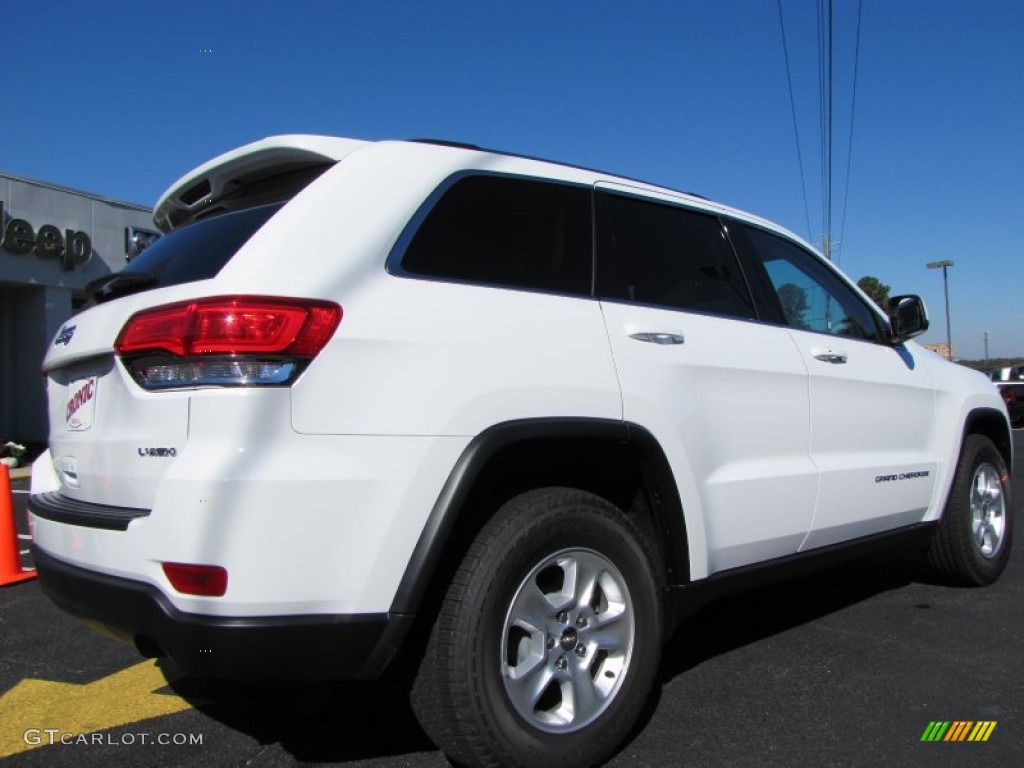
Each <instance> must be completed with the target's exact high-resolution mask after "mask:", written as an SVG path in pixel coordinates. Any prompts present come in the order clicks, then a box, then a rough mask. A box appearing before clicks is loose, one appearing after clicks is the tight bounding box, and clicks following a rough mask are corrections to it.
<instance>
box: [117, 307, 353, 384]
mask: <svg viewBox="0 0 1024 768" xmlns="http://www.w3.org/2000/svg"><path fill="white" fill-rule="evenodd" d="M341 315H342V310H341V307H340V306H338V305H337V304H333V303H330V302H324V301H311V300H303V299H282V298H272V297H265V296H218V297H214V298H207V299H196V300H194V301H186V302H180V303H177V304H167V305H165V306H162V307H155V308H153V309H147V310H144V311H142V312H138V313H136V314H135V315H133V316H132V317H131V318H130V319H129V320H128V322H127V323H126V324H125V326H124V328H123V329H122V330H121V333H120V334H119V335H118V337H117V341H116V342H115V343H114V351H115V352H116V353H117V354H118V356H120V357H121V358H122V359H123V360H124V361H125V364H126V365H127V366H128V369H129V371H130V372H131V374H132V376H133V377H134V378H135V380H136V381H137V382H138V383H139V384H141V385H142V386H143V387H146V388H147V389H165V388H171V387H195V386H253V385H267V384H287V383H289V382H290V381H292V380H294V378H295V377H296V376H297V375H298V374H299V373H300V372H301V371H302V369H303V368H304V367H305V366H306V365H307V364H308V363H309V361H310V360H312V359H313V358H314V357H316V355H317V354H318V353H319V352H320V350H321V349H323V347H324V345H326V344H327V342H328V341H330V339H331V337H332V336H333V335H334V331H335V330H336V329H337V327H338V324H339V323H340V322H341Z"/></svg>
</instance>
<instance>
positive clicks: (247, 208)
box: [43, 136, 362, 509]
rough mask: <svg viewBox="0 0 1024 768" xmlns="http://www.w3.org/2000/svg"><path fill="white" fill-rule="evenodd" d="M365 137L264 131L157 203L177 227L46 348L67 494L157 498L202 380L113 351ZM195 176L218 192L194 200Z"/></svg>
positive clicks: (117, 502)
mask: <svg viewBox="0 0 1024 768" xmlns="http://www.w3.org/2000/svg"><path fill="white" fill-rule="evenodd" d="M303 139H305V140H307V141H306V144H305V145H303ZM361 145H362V142H355V141H349V140H345V139H325V138H323V137H295V136H289V137H279V138H276V139H266V140H263V141H261V142H256V143H255V144H253V145H249V147H243V148H241V149H239V150H235V151H233V152H230V153H227V154H226V155H222V156H221V157H220V158H218V159H217V160H215V161H211V162H210V163H207V164H205V165H203V166H200V168H198V169H196V170H195V171H193V172H191V173H190V174H187V175H186V176H185V177H183V178H182V179H180V180H179V181H178V182H177V183H176V184H175V185H174V186H172V187H171V189H170V190H168V192H167V193H166V194H165V195H164V196H163V197H162V198H161V201H160V202H159V203H158V205H157V213H158V214H159V216H162V217H163V221H162V224H161V229H163V230H164V231H165V232H168V231H169V232H170V234H167V235H165V236H163V237H161V238H160V239H159V240H157V241H156V243H154V244H153V245H151V246H150V247H149V248H148V249H147V250H146V251H144V252H143V253H142V254H141V255H140V256H139V257H138V258H136V259H135V260H134V261H133V262H131V263H130V264H128V265H127V266H126V267H125V269H123V270H122V271H120V272H118V273H114V274H111V275H107V276H105V277H102V278H100V279H98V280H96V281H93V283H92V284H90V291H91V293H92V295H93V297H94V298H93V300H92V302H91V304H92V306H90V307H88V308H87V309H86V310H85V311H83V312H81V313H80V314H78V315H76V316H75V317H72V318H71V319H70V320H68V321H67V322H66V323H65V324H64V325H63V327H62V328H61V329H60V331H59V332H58V334H57V336H56V338H55V339H54V340H53V342H52V343H51V344H50V346H49V348H48V350H47V354H46V357H45V360H44V363H43V371H44V376H45V379H46V386H47V395H48V401H49V417H50V451H51V454H52V457H53V461H54V468H55V470H56V472H57V475H58V478H59V480H60V483H61V488H60V492H61V494H62V495H64V496H65V497H68V498H70V499H74V500H78V501H84V502H91V503H95V504H105V505H110V506H118V507H133V508H141V509H149V508H152V506H153V504H154V498H155V495H156V492H157V488H158V486H159V480H160V478H161V477H162V476H163V475H164V474H165V473H166V472H167V470H168V469H169V468H170V466H171V465H172V464H173V462H174V460H175V458H176V457H177V456H179V455H180V454H181V453H182V451H183V450H184V448H185V445H186V442H187V440H188V434H189V404H190V398H191V397H192V394H193V392H194V387H189V386H187V381H186V382H185V384H184V385H183V384H181V382H180V380H179V381H178V382H177V383H175V382H173V381H171V382H162V381H159V380H158V379H157V378H155V376H158V375H164V374H165V373H166V371H167V370H168V369H170V368H171V366H166V365H164V366H162V365H157V364H150V365H149V367H148V368H146V369H145V370H141V369H140V368H139V367H137V366H135V363H134V362H130V363H129V364H127V365H126V361H125V360H123V359H121V358H120V357H118V356H117V355H116V354H115V344H116V343H117V342H118V339H119V337H121V336H122V334H123V332H124V331H125V328H126V325H127V324H128V323H129V321H131V320H132V318H133V317H138V316H139V315H138V313H145V312H147V311H149V310H151V309H152V308H153V307H163V306H165V305H168V304H175V303H180V302H182V301H185V300H193V299H196V298H197V297H203V296H207V295H209V290H208V289H207V288H205V287H200V288H198V290H197V285H196V283H197V282H199V281H205V280H210V279H212V278H215V277H216V275H217V274H218V273H219V272H220V270H221V269H222V268H223V267H224V266H225V265H226V264H227V263H228V262H229V261H230V260H231V258H232V257H233V256H234V255H235V254H236V253H237V252H238V251H239V250H240V249H241V248H242V247H243V246H244V245H245V243H246V242H247V241H248V240H249V238H250V237H251V236H252V235H253V234H254V233H255V232H256V231H257V230H259V229H260V228H261V227H262V226H263V225H264V224H265V223H266V222H267V221H268V220H269V219H270V218H271V217H272V216H273V215H274V214H275V213H276V212H277V211H278V210H280V208H281V207H282V206H283V205H284V204H285V202H284V201H286V200H287V199H289V198H290V197H291V196H293V195H295V194H296V193H297V192H298V191H299V190H300V189H302V188H303V187H304V186H305V185H307V184H308V183H310V182H311V181H312V180H313V179H315V178H316V177H317V176H318V175H319V174H320V173H323V172H324V171H325V170H326V169H327V168H329V167H330V166H331V165H333V164H334V163H336V162H337V161H338V160H339V159H340V158H341V157H344V156H345V155H346V154H348V153H349V152H351V151H353V150H354V149H355V148H358V146H361ZM197 184H198V185H200V187H199V188H201V189H207V188H209V192H208V193H207V194H206V197H201V198H199V199H196V200H193V199H192V196H191V195H190V194H189V190H190V189H191V190H195V189H197V186H196V185H197ZM268 201H270V202H269V204H268ZM172 230H174V231H172ZM213 285H215V283H213V284H210V286H211V288H212V286H213ZM214 293H216V291H214ZM222 303H223V302H222ZM177 306H181V304H177ZM271 309H273V308H271ZM190 311H192V310H191V309H190ZM203 311H206V310H203ZM275 311H276V310H275ZM285 311H286V312H287V311H290V310H289V309H288V308H287V307H286V308H285ZM304 311H306V310H304ZM308 311H309V312H316V311H317V309H316V307H314V308H313V309H312V310H308ZM181 314H182V313H181V312H179V313H178V315H179V316H180V315H181ZM193 314H195V312H193ZM158 319H159V318H158ZM173 319H174V321H175V322H177V321H179V320H180V319H181V318H180V317H176V318H173ZM178 327H180V324H179V326H178ZM154 328H155V326H154V325H153V323H150V324H149V325H148V326H146V327H144V328H143V329H142V335H143V336H145V337H146V338H147V339H149V340H152V338H153V334H154V333H157V335H159V328H155V330H154ZM147 334H148V336H147ZM143 362H145V361H143ZM157 362H159V361H157ZM180 367H181V366H179V368H180ZM235 367H236V368H237V365H236V366H235ZM221 368H222V369H224V368H226V366H223V365H222V366H221ZM154 372H155V374H154ZM229 373H230V372H229ZM229 373H228V374H225V373H223V372H222V373H221V375H225V376H226V375H229ZM167 375H170V374H167ZM175 375H179V374H177V373H176V374H175ZM147 376H148V377H150V378H149V379H146V377H147ZM143 381H145V384H146V385H145V386H143V385H142V382H143ZM236 383H237V382H236Z"/></svg>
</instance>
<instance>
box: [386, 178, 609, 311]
mask: <svg viewBox="0 0 1024 768" xmlns="http://www.w3.org/2000/svg"><path fill="white" fill-rule="evenodd" d="M590 208H591V206H590V190H589V189H587V188H584V187H571V186H567V185H562V184H554V183H548V182H542V181H534V180H530V179H518V178H510V177H506V176H467V177H465V178H462V179H460V180H458V181H456V182H455V183H454V184H452V186H451V187H450V188H448V190H446V191H445V192H444V194H443V195H442V196H441V198H440V200H438V201H437V203H436V204H435V205H434V207H433V208H432V209H431V210H430V212H429V213H428V214H427V216H426V218H425V219H424V221H423V223H422V225H420V227H419V229H418V230H417V232H416V234H415V235H414V236H413V238H412V241H411V242H410V243H409V246H408V248H407V249H406V251H405V255H404V257H403V258H402V269H403V270H404V271H405V272H409V273H412V274H417V275H429V276H432V277H441V278H450V279H454V280H466V281H471V282H477V283H489V284H493V285H501V286H509V287H514V288H529V289H534V290H542V291H555V292H558V293H575V294H584V295H588V296H589V295H590V283H591V271H592V269H591V264H592V261H593V256H592V246H591V223H590V220H591V215H590Z"/></svg>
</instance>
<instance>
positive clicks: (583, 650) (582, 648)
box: [576, 643, 587, 657]
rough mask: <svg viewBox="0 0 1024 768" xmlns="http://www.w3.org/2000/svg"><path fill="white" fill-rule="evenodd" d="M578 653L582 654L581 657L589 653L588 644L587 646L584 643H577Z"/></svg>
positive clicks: (578, 654)
mask: <svg viewBox="0 0 1024 768" xmlns="http://www.w3.org/2000/svg"><path fill="white" fill-rule="evenodd" d="M576 655H577V656H580V657H583V656H586V655H587V646H585V645H584V644H583V643H580V644H579V645H577V646H576Z"/></svg>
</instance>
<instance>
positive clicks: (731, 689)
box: [0, 430, 1024, 768]
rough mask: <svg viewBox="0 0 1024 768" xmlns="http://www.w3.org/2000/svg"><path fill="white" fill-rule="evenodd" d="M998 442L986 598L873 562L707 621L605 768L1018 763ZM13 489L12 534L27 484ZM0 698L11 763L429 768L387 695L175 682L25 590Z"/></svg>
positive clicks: (422, 744)
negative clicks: (950, 724) (936, 727)
mask: <svg viewBox="0 0 1024 768" xmlns="http://www.w3.org/2000/svg"><path fill="white" fill-rule="evenodd" d="M1014 436H1015V447H1016V451H1017V456H1018V462H1017V467H1016V469H1015V472H1014V477H1013V485H1014V502H1013V503H1014V508H1015V514H1016V524H1017V527H1018V539H1017V541H1016V542H1015V543H1014V549H1015V550H1016V551H1015V552H1014V554H1013V557H1012V559H1011V562H1010V566H1009V568H1008V569H1007V571H1006V573H1005V574H1004V575H1003V577H1002V579H1001V580H1000V581H999V582H997V583H996V584H995V585H993V586H991V587H988V588H985V589H974V590H965V589H957V588H952V587H947V586H943V585H940V584H935V583H933V582H930V581H928V580H927V579H925V578H924V577H923V576H922V572H921V570H920V568H919V567H918V566H917V565H916V564H915V563H914V562H913V561H911V560H910V559H908V558H906V557H901V556H897V555H895V554H885V555H877V556H873V557H871V558H870V559H865V560H861V561H858V562H856V563H853V564H849V565H845V566H842V567H836V568H833V569H830V570H826V571H823V572H819V573H817V574H815V575H813V576H809V577H805V578H800V579H796V580H792V581H788V582H785V583H783V584H779V585H776V586H774V587H770V588H764V589H761V590H758V591H756V592H751V593H747V594H744V595H742V596H739V597H735V598H730V599H727V600H722V601H720V602H718V603H715V604H712V605H711V606H708V607H707V608H705V609H704V610H703V611H702V612H700V613H699V614H697V615H696V616H694V617H692V618H691V619H689V620H688V621H687V622H686V623H685V624H684V625H683V627H682V628H681V629H680V631H679V632H678V633H677V635H676V636H675V637H674V638H673V639H672V641H671V642H670V643H669V645H668V646H667V647H666V649H665V652H664V657H663V662H662V668H661V688H660V691H659V693H658V696H657V697H656V699H655V700H654V701H653V702H652V706H651V707H650V710H649V712H648V717H647V719H646V720H645V722H644V724H643V727H642V729H641V730H640V732H639V733H638V734H637V735H636V737H635V738H634V739H633V741H632V742H631V743H630V744H629V745H627V746H626V747H625V748H624V749H623V751H622V752H621V753H620V754H619V755H618V756H617V757H616V758H615V759H614V760H613V761H612V763H611V765H614V766H619V767H620V768H621V767H625V766H665V765H672V766H676V765H688V766H762V765H765V764H772V765H780V766H794V765H808V766H811V765H815V766H818V765H828V766H875V765H901V766H947V765H948V766H965V765H967V766H972V765H978V766H981V765H984V766H1015V765H1020V764H1021V755H1022V754H1024V652H1022V649H1024V610H1022V604H1024V551H1022V547H1024V544H1022V543H1021V539H1022V538H1024V532H1022V531H1024V529H1021V527H1020V526H1021V525H1024V520H1021V517H1022V514H1024V511H1022V502H1024V431H1022V430H1017V431H1016V432H1015V433H1014ZM13 486H14V490H15V502H16V507H17V513H18V518H19V527H20V528H21V529H22V531H23V532H24V505H25V501H26V499H27V496H26V492H27V487H28V481H27V480H24V479H23V480H16V481H14V484H13ZM22 545H23V546H25V545H26V543H25V542H22ZM26 562H27V561H26ZM0 692H2V694H0V758H3V759H4V764H5V765H11V766H21V765H45V766H72V765H74V766H100V765H108V764H110V763H112V762H117V763H120V764H127V765H153V766H156V765H159V766H174V765H203V766H205V765H209V766H222V765H247V766H278V765H292V764H295V763H320V764H345V765H357V766H443V765H445V764H446V763H445V760H444V758H443V757H442V756H441V754H440V753H439V752H437V751H436V750H435V749H434V748H433V747H432V746H431V744H430V742H429V741H428V740H427V739H426V737H425V736H424V735H423V733H422V732H421V731H420V729H419V727H418V726H417V724H416V721H415V720H414V719H413V716H412V713H411V711H410V710H409V707H408V705H407V704H406V703H405V695H404V691H403V690H402V688H401V686H400V685H396V684H394V683H388V684H380V683H378V684H368V683H366V684H348V685H333V686H324V687H322V688H317V689H306V690H296V691H266V690H251V689H248V688H244V687H242V686H236V685H227V684H223V683H219V684H214V683H209V682H201V681H194V680H188V679H181V678H180V677H179V676H177V675H176V673H175V670H174V669H173V667H172V666H170V665H157V664H155V663H154V662H152V661H143V660H142V659H141V658H140V657H139V656H138V655H137V654H136V652H135V651H134V649H132V648H129V647H127V646H124V645H121V644H119V643H117V642H115V641H112V640H109V639H107V638H105V637H103V636H101V635H99V634H97V633H95V632H93V631H92V630H89V629H87V628H85V627H83V626H81V625H79V624H78V623H77V622H75V621H74V620H73V619H70V618H69V617H67V616H66V615H65V614H63V613H62V612H60V611H59V610H58V609H57V608H55V607H54V606H53V605H51V604H50V602H49V601H48V600H47V599H46V598H45V597H44V596H43V595H42V594H41V592H40V590H39V587H38V585H37V584H36V583H35V582H34V581H32V582H26V583H23V584H17V585H11V586H7V587H0ZM932 721H974V722H977V721H993V722H995V723H996V726H995V728H994V730H992V732H991V736H990V737H989V739H988V740H987V741H985V742H978V743H973V742H923V741H922V740H921V737H922V735H923V734H924V732H925V730H926V729H927V728H928V726H929V723H931V722H932ZM51 740H52V741H54V742H55V743H54V744H53V745H50V741H51ZM62 740H63V741H65V742H67V743H61V741H62Z"/></svg>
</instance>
